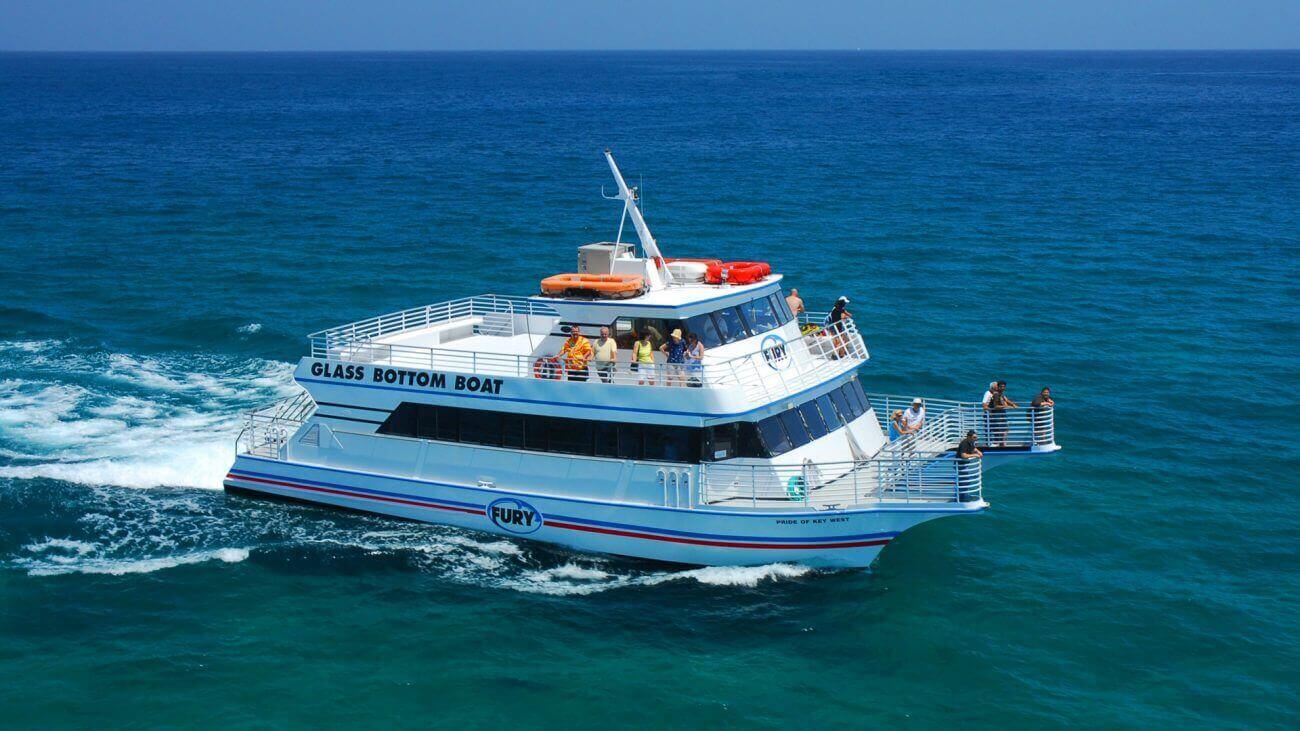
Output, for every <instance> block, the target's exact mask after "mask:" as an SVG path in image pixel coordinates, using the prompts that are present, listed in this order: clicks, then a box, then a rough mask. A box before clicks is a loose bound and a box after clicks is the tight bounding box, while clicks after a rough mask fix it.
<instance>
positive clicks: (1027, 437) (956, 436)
mask: <svg viewBox="0 0 1300 731" xmlns="http://www.w3.org/2000/svg"><path fill="white" fill-rule="evenodd" d="M912 399H913V397H912V396H894V395H889V394H875V393H869V394H867V400H868V401H870V402H871V407H872V409H874V410H875V412H876V418H877V419H878V420H879V421H880V428H881V429H882V430H884V431H885V432H886V433H888V431H889V421H890V418H891V415H892V414H893V413H894V411H898V410H901V411H904V412H906V411H907V409H909V408H911V405H912ZM922 401H923V402H924V404H925V422H924V423H923V424H922V426H921V431H920V432H919V433H917V434H915V435H908V437H905V438H904V439H901V440H896V442H897V444H899V445H906V444H909V443H912V444H917V445H918V446H919V445H927V444H930V443H933V442H943V443H946V444H947V448H949V449H951V448H952V447H954V446H956V444H957V442H959V441H961V440H962V439H963V438H964V437H965V436H966V432H967V431H969V430H971V429H974V430H975V433H976V435H978V437H979V443H980V445H981V446H993V447H1028V446H1052V445H1054V444H1056V412H1055V409H1054V408H1053V407H1050V406H1044V407H1037V408H1035V407H1033V406H1021V407H1018V408H1014V409H1003V410H1001V411H985V410H984V406H983V404H981V403H980V402H978V401H971V402H965V401H952V400H948V399H933V398H927V399H922ZM891 444H896V443H895V442H891Z"/></svg>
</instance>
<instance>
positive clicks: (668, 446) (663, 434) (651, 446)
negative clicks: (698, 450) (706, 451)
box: [645, 426, 696, 462]
mask: <svg viewBox="0 0 1300 731" xmlns="http://www.w3.org/2000/svg"><path fill="white" fill-rule="evenodd" d="M691 431H692V430H691V429H689V428H687V427H682V426H647V427H646V430H645V458H646V459H656V460H665V461H668V462H686V461H689V460H692V459H694V458H695V456H696V455H695V454H693V453H692V451H693V450H692V449H691V445H692V439H691Z"/></svg>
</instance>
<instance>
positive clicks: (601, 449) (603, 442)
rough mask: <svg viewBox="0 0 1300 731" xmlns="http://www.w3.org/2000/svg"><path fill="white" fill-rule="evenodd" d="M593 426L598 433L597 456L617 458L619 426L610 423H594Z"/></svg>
mask: <svg viewBox="0 0 1300 731" xmlns="http://www.w3.org/2000/svg"><path fill="white" fill-rule="evenodd" d="M591 426H592V429H593V430H594V431H595V432H596V456H597V457H617V456H618V424H615V423H613V422H610V421H597V422H594V423H592V425H591Z"/></svg>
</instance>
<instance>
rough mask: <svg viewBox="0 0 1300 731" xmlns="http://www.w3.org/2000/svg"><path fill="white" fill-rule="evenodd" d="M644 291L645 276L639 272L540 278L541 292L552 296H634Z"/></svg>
mask: <svg viewBox="0 0 1300 731" xmlns="http://www.w3.org/2000/svg"><path fill="white" fill-rule="evenodd" d="M644 291H645V277H642V276H641V275H639V274H556V275H555V276H551V277H547V278H546V279H543V280H542V294H547V295H551V296H553V297H563V296H566V295H574V294H576V295H595V296H597V297H609V298H624V297H635V296H637V295H639V294H641V293H642V292H644Z"/></svg>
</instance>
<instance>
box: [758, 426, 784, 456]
mask: <svg viewBox="0 0 1300 731" xmlns="http://www.w3.org/2000/svg"><path fill="white" fill-rule="evenodd" d="M758 433H759V435H761V436H762V437H763V445H764V446H766V447H767V451H768V453H769V454H771V455H772V456H773V457H775V456H776V455H778V454H785V453H786V452H789V451H790V449H791V446H790V437H788V436H786V433H785V429H784V428H782V426H781V419H780V418H779V417H776V416H769V417H767V418H766V419H763V420H762V421H760V422H758Z"/></svg>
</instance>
